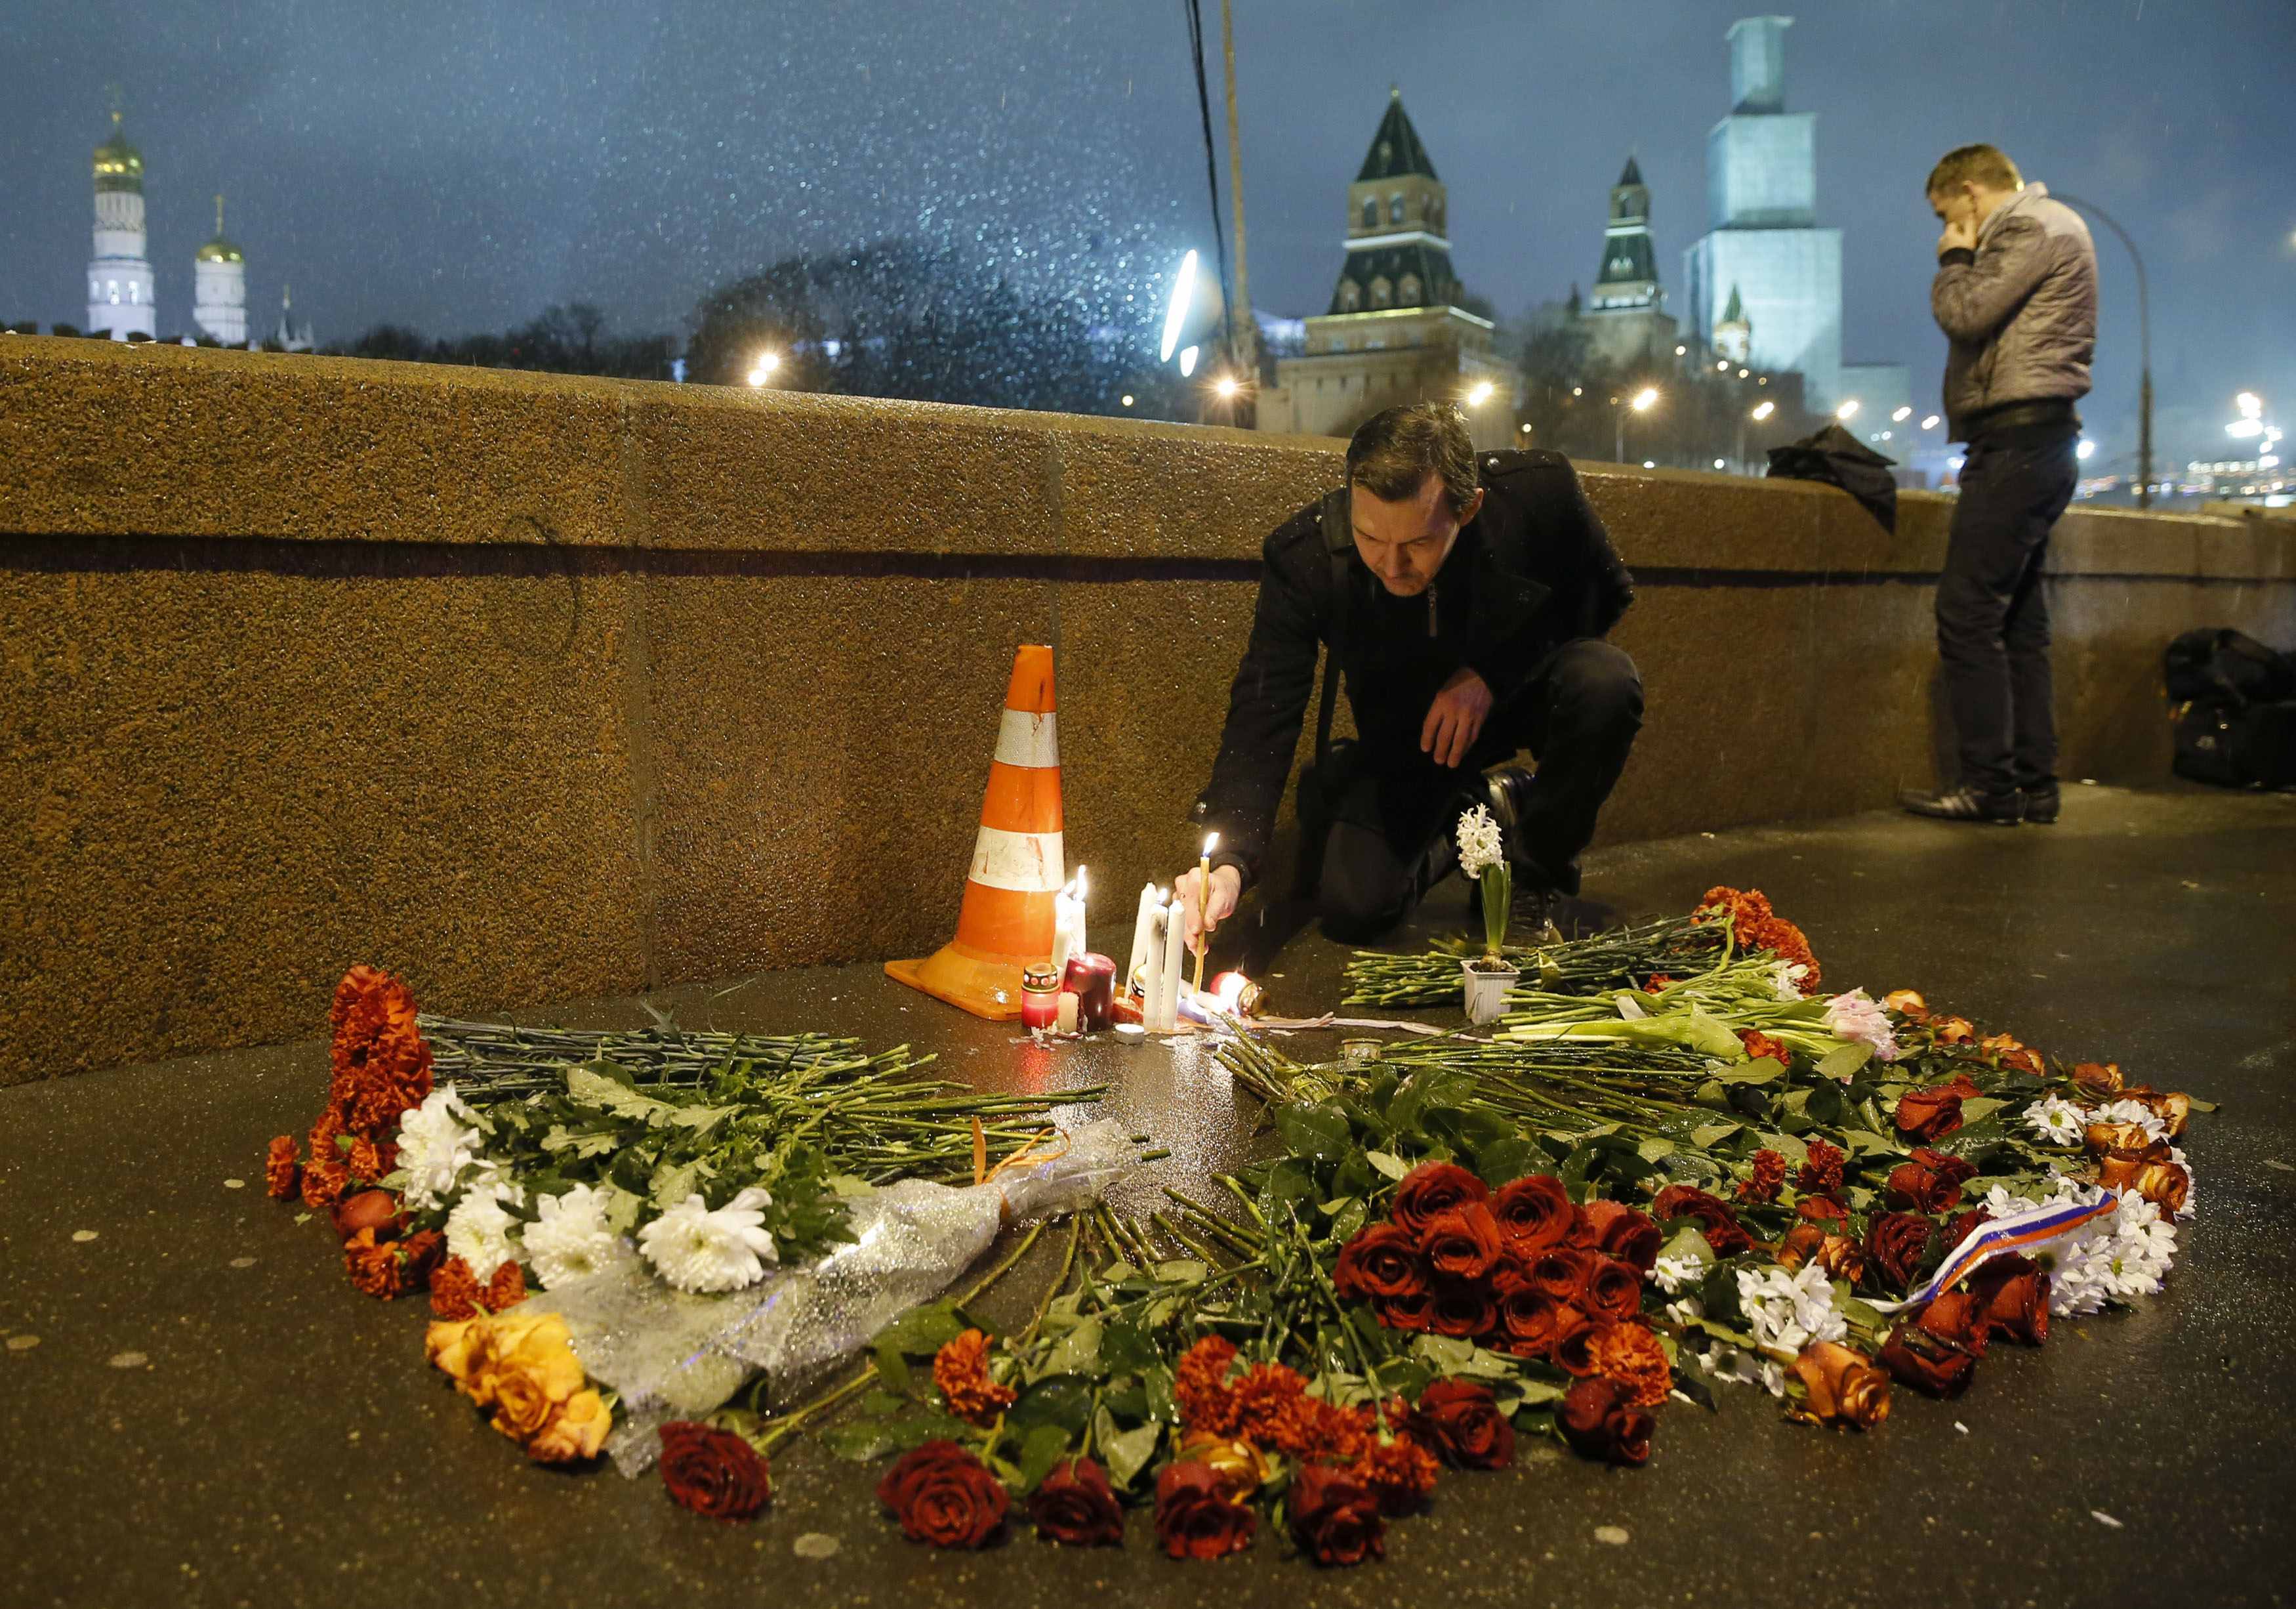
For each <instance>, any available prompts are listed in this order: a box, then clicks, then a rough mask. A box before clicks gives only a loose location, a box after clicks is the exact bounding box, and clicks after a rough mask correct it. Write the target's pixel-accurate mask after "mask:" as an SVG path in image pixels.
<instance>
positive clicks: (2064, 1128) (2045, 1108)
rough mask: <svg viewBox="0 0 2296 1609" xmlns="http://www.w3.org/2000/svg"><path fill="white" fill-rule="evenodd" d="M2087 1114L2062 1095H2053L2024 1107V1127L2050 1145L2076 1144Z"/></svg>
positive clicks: (2085, 1123)
mask: <svg viewBox="0 0 2296 1609" xmlns="http://www.w3.org/2000/svg"><path fill="white" fill-rule="evenodd" d="M2087 1123H2088V1114H2087V1112H2083V1111H2082V1110H2081V1109H2080V1108H2079V1107H2078V1106H2076V1105H2074V1104H2072V1103H2071V1101H2069V1100H2067V1099H2065V1098H2064V1097H2063V1096H2057V1095H2053V1096H2049V1097H2048V1098H2047V1099H2046V1100H2044V1101H2037V1102H2035V1103H2034V1104H2032V1105H2030V1106H2028V1107H2027V1108H2026V1109H2025V1124H2026V1127H2028V1128H2030V1129H2032V1131H2033V1132H2034V1133H2035V1134H2037V1135H2038V1136H2039V1137H2041V1138H2043V1139H2045V1140H2046V1141H2048V1142H2049V1144H2051V1145H2079V1144H2080V1141H2081V1131H2082V1130H2083V1129H2085V1128H2086V1127H2087Z"/></svg>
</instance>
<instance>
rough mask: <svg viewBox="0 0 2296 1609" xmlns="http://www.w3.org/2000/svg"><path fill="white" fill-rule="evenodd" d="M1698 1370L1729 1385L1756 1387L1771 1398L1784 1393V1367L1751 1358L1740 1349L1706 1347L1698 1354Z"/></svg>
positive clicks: (1781, 1395) (1764, 1359) (1749, 1354)
mask: <svg viewBox="0 0 2296 1609" xmlns="http://www.w3.org/2000/svg"><path fill="white" fill-rule="evenodd" d="M1698 1367H1700V1368H1702V1369H1704V1370H1705V1371H1706V1372H1707V1373H1708V1374H1709V1375H1712V1376H1713V1377H1714V1378H1715V1379H1717V1380H1720V1381H1725V1382H1726V1383H1730V1384H1732V1385H1759V1386H1760V1387H1761V1388H1762V1389H1763V1390H1764V1391H1767V1392H1769V1393H1770V1395H1771V1396H1773V1397H1783V1396H1784V1395H1785V1394H1786V1372H1785V1370H1784V1367H1781V1366H1779V1365H1778V1364H1776V1363H1774V1362H1772V1361H1771V1360H1770V1359H1767V1358H1757V1357H1755V1356H1754V1355H1753V1354H1752V1353H1751V1352H1749V1351H1747V1350H1745V1349H1743V1347H1734V1346H1711V1347H1709V1348H1707V1349H1706V1350H1704V1351H1702V1352H1701V1353H1699V1354H1698Z"/></svg>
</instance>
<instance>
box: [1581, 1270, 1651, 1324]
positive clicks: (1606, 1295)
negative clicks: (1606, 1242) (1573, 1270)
mask: <svg viewBox="0 0 2296 1609" xmlns="http://www.w3.org/2000/svg"><path fill="white" fill-rule="evenodd" d="M1581 1305H1582V1306H1583V1307H1584V1308H1585V1309H1586V1310H1587V1312H1588V1313H1590V1314H1592V1315H1593V1316H1595V1318H1609V1319H1613V1320H1617V1319H1626V1318H1633V1317H1634V1316H1635V1315H1636V1313H1639V1312H1641V1311H1642V1310H1643V1277H1642V1276H1641V1275H1640V1274H1638V1273H1636V1271H1635V1270H1634V1269H1633V1268H1630V1267H1629V1266H1628V1265H1627V1264H1625V1263H1623V1262H1620V1260H1618V1259H1617V1258H1615V1257H1598V1258H1596V1259H1595V1264H1594V1267H1593V1268H1590V1269H1589V1270H1588V1271H1587V1284H1586V1285H1585V1287H1584V1289H1583V1292H1582V1295H1581Z"/></svg>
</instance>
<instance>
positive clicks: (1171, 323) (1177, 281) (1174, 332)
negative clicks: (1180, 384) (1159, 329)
mask: <svg viewBox="0 0 2296 1609" xmlns="http://www.w3.org/2000/svg"><path fill="white" fill-rule="evenodd" d="M1195 293H1196V254H1195V253H1194V252H1193V251H1191V252H1189V253H1188V254H1187V255H1186V256H1185V257H1184V258H1182V259H1180V271H1179V273H1178V274H1177V275H1175V276H1174V277H1173V280H1172V300H1171V305H1170V306H1169V307H1168V308H1165V309H1164V341H1163V345H1162V346H1161V347H1160V348H1159V349H1158V350H1157V353H1156V361H1157V362H1158V363H1169V362H1171V361H1172V349H1174V348H1175V347H1177V346H1178V345H1179V344H1180V331H1181V328H1182V326H1184V325H1185V324H1186V322H1187V317H1188V303H1189V301H1190V300H1193V297H1194V296H1195ZM1191 350H1193V349H1191ZM1182 361H1183V362H1185V361H1186V360H1185V358H1184V359H1182ZM1191 366H1193V365H1191ZM1186 372H1187V370H1186V369H1183V370H1181V373H1182V374H1185V373H1186Z"/></svg>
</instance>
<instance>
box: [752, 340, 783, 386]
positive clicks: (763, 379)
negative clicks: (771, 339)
mask: <svg viewBox="0 0 2296 1609" xmlns="http://www.w3.org/2000/svg"><path fill="white" fill-rule="evenodd" d="M781 366H782V355H781V354H780V353H779V352H775V351H773V350H771V349H768V350H766V351H763V352H760V353H758V361H757V364H756V365H755V366H753V367H752V368H751V369H750V384H751V385H753V386H763V385H771V384H772V383H773V382H774V373H775V370H777V369H779V368H780V367H781Z"/></svg>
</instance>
